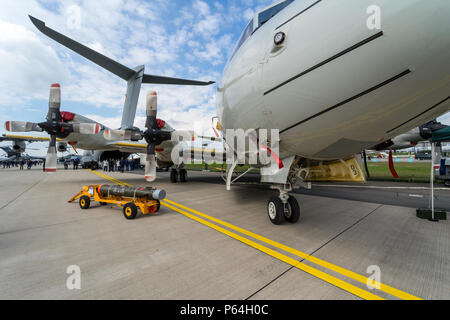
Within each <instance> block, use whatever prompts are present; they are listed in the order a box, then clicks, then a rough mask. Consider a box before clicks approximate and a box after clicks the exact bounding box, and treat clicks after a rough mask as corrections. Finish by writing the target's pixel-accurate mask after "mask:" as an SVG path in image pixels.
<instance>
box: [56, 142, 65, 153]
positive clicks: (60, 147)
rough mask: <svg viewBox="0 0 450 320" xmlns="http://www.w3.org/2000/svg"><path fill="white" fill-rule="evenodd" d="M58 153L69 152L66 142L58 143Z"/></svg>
mask: <svg viewBox="0 0 450 320" xmlns="http://www.w3.org/2000/svg"><path fill="white" fill-rule="evenodd" d="M58 152H67V143H65V142H60V143H58Z"/></svg>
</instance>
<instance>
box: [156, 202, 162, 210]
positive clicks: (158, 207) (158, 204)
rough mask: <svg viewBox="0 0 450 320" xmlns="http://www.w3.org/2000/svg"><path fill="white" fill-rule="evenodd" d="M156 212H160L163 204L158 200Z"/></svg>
mask: <svg viewBox="0 0 450 320" xmlns="http://www.w3.org/2000/svg"><path fill="white" fill-rule="evenodd" d="M156 203H157V205H156V212H159V209H161V202H160V201H159V200H156Z"/></svg>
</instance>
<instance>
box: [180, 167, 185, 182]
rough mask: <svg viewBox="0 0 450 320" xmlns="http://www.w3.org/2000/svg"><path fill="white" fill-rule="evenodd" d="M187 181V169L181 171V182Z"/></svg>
mask: <svg viewBox="0 0 450 320" xmlns="http://www.w3.org/2000/svg"><path fill="white" fill-rule="evenodd" d="M186 181H187V171H186V170H185V169H181V170H180V182H181V183H185V182H186Z"/></svg>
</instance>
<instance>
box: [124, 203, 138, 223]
mask: <svg viewBox="0 0 450 320" xmlns="http://www.w3.org/2000/svg"><path fill="white" fill-rule="evenodd" d="M123 215H124V216H125V218H126V219H127V220H133V219H136V216H137V207H136V205H135V204H134V203H131V202H130V203H127V204H126V205H125V207H123Z"/></svg>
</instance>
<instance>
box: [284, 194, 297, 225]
mask: <svg viewBox="0 0 450 320" xmlns="http://www.w3.org/2000/svg"><path fill="white" fill-rule="evenodd" d="M284 217H285V219H286V221H287V222H289V223H297V222H298V220H299V219H300V206H299V204H298V201H297V199H295V198H294V197H289V199H288V202H287V204H286V210H285V211H284Z"/></svg>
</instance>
